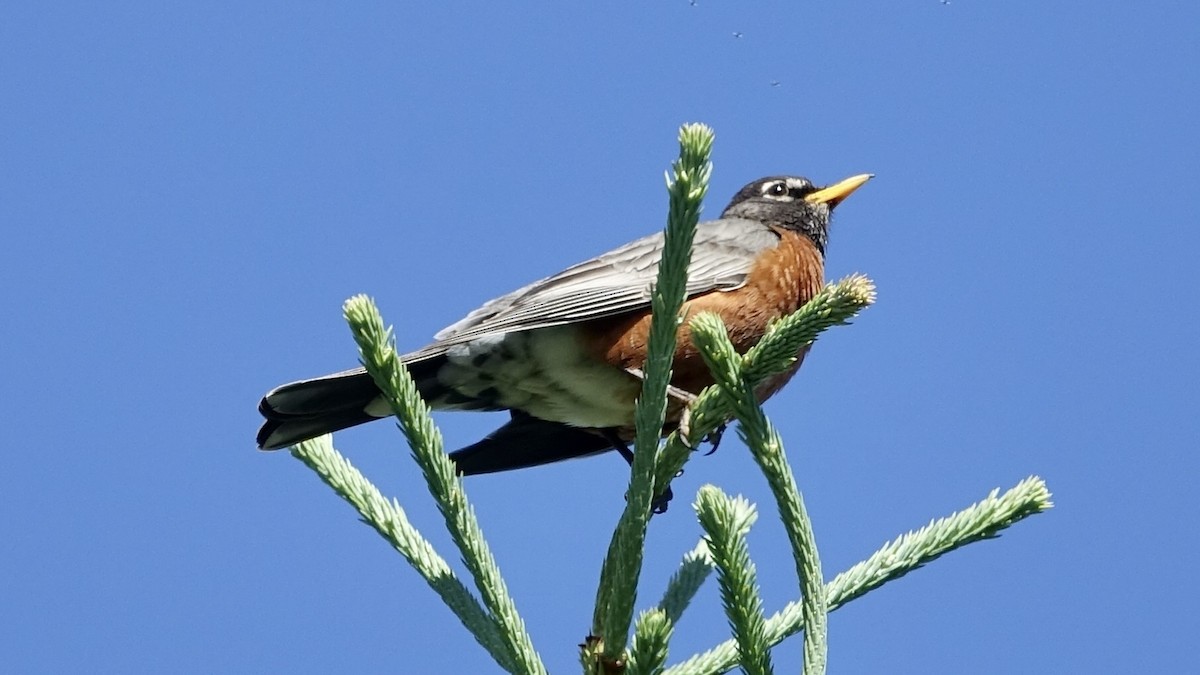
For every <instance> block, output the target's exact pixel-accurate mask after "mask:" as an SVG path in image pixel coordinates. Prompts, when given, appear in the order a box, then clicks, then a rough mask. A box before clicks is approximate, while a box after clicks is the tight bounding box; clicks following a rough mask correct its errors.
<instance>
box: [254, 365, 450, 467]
mask: <svg viewBox="0 0 1200 675" xmlns="http://www.w3.org/2000/svg"><path fill="white" fill-rule="evenodd" d="M441 363H442V361H441V360H440V359H427V360H424V361H417V362H414V363H409V364H406V365H407V366H408V368H409V372H410V373H412V376H413V378H414V379H415V380H416V381H417V388H418V390H420V392H421V395H422V397H424V398H425V399H426V400H429V398H430V396H431V395H437V394H440V390H441V389H443V387H441V385H439V384H438V382H437V370H438V368H439V367H440V366H441ZM378 398H379V388H378V387H376V386H375V382H374V381H373V380H372V379H371V376H370V375H368V374H367V371H365V370H364V369H362V368H354V369H352V370H345V371H342V372H340V373H333V374H332V375H324V376H322V377H314V378H312V379H309V380H299V381H297V382H290V383H288V384H285V385H282V386H279V387H276V388H274V389H272V390H271V391H269V392H267V395H266V396H264V397H263V399H262V402H260V403H259V404H258V411H259V412H260V413H262V416H263V417H265V418H267V421H266V422H264V423H263V425H262V428H260V429H259V430H258V447H259V448H262V449H263V450H278V449H279V448H286V447H288V446H289V445H295V444H296V443H299V442H301V441H307V440H309V439H310V438H316V437H317V436H321V435H323V434H328V433H333V432H334V431H341V430H342V429H346V428H348V427H352V426H356V425H359V424H363V423H365V422H370V421H371V420H376V419H380V418H381V417H385V416H387V414H389V413H387V412H386V408H385V407H384V406H382V405H380V404H374V405H373V403H375V401H376V399H378ZM372 413H374V414H372Z"/></svg>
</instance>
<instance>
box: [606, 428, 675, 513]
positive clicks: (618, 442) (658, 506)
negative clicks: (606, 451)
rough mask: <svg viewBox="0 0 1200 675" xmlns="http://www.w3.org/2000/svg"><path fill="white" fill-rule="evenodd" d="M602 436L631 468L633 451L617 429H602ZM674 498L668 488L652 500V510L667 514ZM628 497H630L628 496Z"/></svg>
mask: <svg viewBox="0 0 1200 675" xmlns="http://www.w3.org/2000/svg"><path fill="white" fill-rule="evenodd" d="M600 434H601V435H602V436H604V440H606V441H608V442H609V443H611V444H612V447H613V449H614V450H616V451H617V452H619V453H621V458H622V459H624V460H625V461H626V462H627V463H628V464H629V466H633V451H632V450H630V449H629V444H628V443H626V442H625V440H624V439H623V438H621V435H620V434H619V433H617V430H616V428H615V427H608V428H605V429H601V430H600ZM674 496H675V495H674V493H672V492H671V487H670V486H667V489H666V490H665V491H664V492H663V493H662V494H661V495H655V497H654V499H653V500H651V502H650V508H651V509H652V510H653V511H654V512H655V513H666V512H667V505H668V504H670V503H671V498H672V497H674ZM626 497H628V495H627V496H626Z"/></svg>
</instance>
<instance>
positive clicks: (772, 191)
mask: <svg viewBox="0 0 1200 675" xmlns="http://www.w3.org/2000/svg"><path fill="white" fill-rule="evenodd" d="M787 193H788V188H787V185H785V184H784V183H771V185H770V187H768V188H767V194H768V195H770V196H772V197H782V196H784V195H786V194H787Z"/></svg>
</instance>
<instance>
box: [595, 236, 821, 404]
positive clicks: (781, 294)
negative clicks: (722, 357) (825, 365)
mask: <svg viewBox="0 0 1200 675" xmlns="http://www.w3.org/2000/svg"><path fill="white" fill-rule="evenodd" d="M776 233H777V234H779V236H780V240H779V245H778V246H776V247H775V248H773V249H770V250H768V251H766V252H764V253H762V254H761V255H760V256H759V258H758V260H757V261H756V262H755V264H754V266H753V267H752V268H751V269H750V274H749V275H748V277H747V279H746V284H745V285H744V286H742V287H741V288H738V289H736V290H733V291H727V292H721V291H714V292H711V293H706V294H704V295H699V296H696V297H694V298H692V299H690V300H688V301H686V302H685V303H684V314H685V318H684V323H683V325H682V326H681V327H680V330H679V341H678V344H677V345H676V348H675V362H674V376H673V377H672V379H671V384H673V385H674V386H676V387H678V388H680V389H683V390H684V391H688V392H691V393H693V394H696V393H699V392H700V390H701V389H703V388H704V387H706V386H708V385H710V384H712V382H713V380H712V376H711V375H710V374H709V372H708V368H707V367H706V366H705V365H704V361H703V360H702V359H701V358H700V354H699V352H698V351H697V349H696V347H695V345H694V344H693V343H692V340H691V329H690V328H689V327H688V325H687V321H688V320H690V319H691V317H692V316H693V315H695V314H696V313H698V312H714V313H716V314H718V315H720V317H721V319H722V320H724V322H725V326H726V327H727V328H728V329H729V338H730V340H731V341H732V342H733V346H734V348H736V349H737V351H738V353H745V352H746V350H748V349H750V348H751V347H753V346H754V345H756V344H758V341H759V340H760V339H762V336H763V334H764V333H765V332H766V330H767V326H768V325H769V324H770V323H771V321H773V320H775V319H778V318H780V317H782V316H784V315H786V314H790V313H792V312H794V311H796V310H797V309H799V308H800V307H801V306H803V305H804V303H806V302H808V301H809V300H810V299H812V297H813V295H815V294H816V293H817V292H818V291H820V290H821V287H822V286H823V285H824V283H825V267H824V260H823V259H822V256H821V253H820V252H819V251H818V250H817V248H816V246H815V245H814V244H813V243H812V241H810V240H809V239H808V238H807V237H805V236H803V235H801V234H799V233H797V232H793V231H791V230H783V229H778V230H776ZM581 328H582V329H583V330H582V331H581V335H582V336H583V339H584V341H585V343H586V348H587V349H588V350H589V351H591V352H592V354H593V355H595V356H596V357H597V358H598V359H600V360H603V361H605V362H607V363H609V364H611V365H613V366H616V367H618V368H622V369H631V368H636V369H641V368H643V366H644V365H645V355H646V342H647V338H648V337H649V332H650V312H649V310H646V311H645V312H639V313H637V314H631V315H626V316H622V317H617V318H611V317H610V318H606V319H598V320H596V321H592V322H590V323H589V324H587V325H585V326H581ZM798 366H799V363H798V362H797V367H798ZM794 370H795V369H793V372H794ZM790 377H791V373H789V374H787V377H786V378H783V379H782V381H778V382H772V383H771V385H770V386H767V387H760V395H762V394H765V396H761V397H762V398H763V399H764V400H765V398H766V396H769V395H770V394H773V393H775V391H776V390H778V388H779V387H780V386H782V385H783V383H784V382H786V381H787V379H790ZM764 384H765V383H764Z"/></svg>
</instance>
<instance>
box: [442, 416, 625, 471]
mask: <svg viewBox="0 0 1200 675" xmlns="http://www.w3.org/2000/svg"><path fill="white" fill-rule="evenodd" d="M611 449H612V444H611V443H610V442H609V441H607V440H605V439H604V437H602V436H600V435H599V434H597V433H595V432H594V431H589V430H587V429H580V428H577V427H572V426H567V425H565V424H559V423H558V422H547V421H546V420H540V419H537V418H536V417H531V416H529V415H527V414H525V413H521V412H517V411H513V417H512V419H511V420H510V421H509V422H508V423H507V424H505V425H504V426H502V427H500V428H499V429H497V430H495V431H493V432H492V433H490V434H488V435H487V437H486V438H484V439H483V440H481V441H479V442H478V443H472V444H471V445H468V446H467V447H465V448H462V449H461V450H455V451H454V452H452V453H450V459H452V460H454V463H455V465H457V467H458V472H459V473H461V474H462V475H464V476H473V475H475V474H480V473H494V472H497V471H509V470H512V469H523V468H526V467H530V466H538V465H540V464H549V463H551V462H558V461H561V460H564V459H573V458H575V457H586V456H588V455H594V454H597V453H600V452H604V451H606V450H611Z"/></svg>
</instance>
